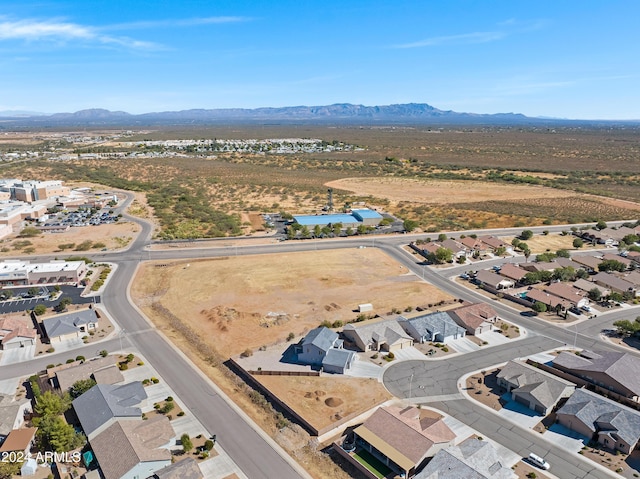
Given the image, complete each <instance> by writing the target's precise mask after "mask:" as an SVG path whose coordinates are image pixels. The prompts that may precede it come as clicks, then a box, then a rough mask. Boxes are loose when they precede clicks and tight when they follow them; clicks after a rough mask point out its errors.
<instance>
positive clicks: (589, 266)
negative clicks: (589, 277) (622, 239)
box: [571, 254, 602, 272]
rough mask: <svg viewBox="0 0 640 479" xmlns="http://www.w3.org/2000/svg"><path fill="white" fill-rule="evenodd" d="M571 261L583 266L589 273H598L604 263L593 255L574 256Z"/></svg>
mask: <svg viewBox="0 0 640 479" xmlns="http://www.w3.org/2000/svg"><path fill="white" fill-rule="evenodd" d="M571 259H572V260H573V261H575V262H576V263H578V264H580V265H582V267H583V268H584V269H586V270H587V271H590V272H591V271H598V265H599V264H600V263H602V258H598V257H596V256H593V255H578V254H574V255H573V256H572V257H571Z"/></svg>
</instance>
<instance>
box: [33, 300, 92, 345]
mask: <svg viewBox="0 0 640 479" xmlns="http://www.w3.org/2000/svg"><path fill="white" fill-rule="evenodd" d="M99 318H100V316H99V314H98V312H97V311H96V310H95V309H92V308H89V309H83V310H79V311H73V312H71V313H65V314H58V315H56V316H53V317H51V318H46V319H43V320H42V327H43V328H44V331H45V334H46V335H47V339H48V340H49V341H50V342H51V343H59V342H61V341H65V340H67V339H73V338H81V337H82V336H87V335H89V333H90V332H92V331H95V330H96V329H98V321H99Z"/></svg>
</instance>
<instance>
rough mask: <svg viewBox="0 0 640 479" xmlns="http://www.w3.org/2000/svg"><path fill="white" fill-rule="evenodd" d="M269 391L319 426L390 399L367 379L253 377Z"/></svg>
mask: <svg viewBox="0 0 640 479" xmlns="http://www.w3.org/2000/svg"><path fill="white" fill-rule="evenodd" d="M255 378H256V379H257V380H258V381H260V383H262V384H263V385H264V386H265V387H266V388H267V389H269V391H271V392H273V393H274V394H275V395H276V396H278V397H279V398H286V399H285V400H286V402H287V405H288V406H289V407H291V409H293V410H294V411H296V412H297V413H298V414H300V416H302V417H303V418H305V419H306V420H307V421H308V422H309V423H310V424H311V425H312V426H314V427H315V428H317V429H322V428H324V427H327V426H329V425H330V424H332V423H334V422H336V421H339V420H340V419H342V418H344V417H347V416H349V415H350V414H354V413H356V414H357V413H363V412H365V411H368V410H369V409H371V408H373V407H375V406H377V405H378V404H381V403H383V402H385V401H387V400H389V399H392V398H393V396H391V395H390V394H389V393H388V392H387V390H386V389H385V388H384V386H383V385H382V384H381V383H379V382H378V381H376V380H375V379H371V378H345V377H334V376H332V377H326V376H319V377H312V376H255Z"/></svg>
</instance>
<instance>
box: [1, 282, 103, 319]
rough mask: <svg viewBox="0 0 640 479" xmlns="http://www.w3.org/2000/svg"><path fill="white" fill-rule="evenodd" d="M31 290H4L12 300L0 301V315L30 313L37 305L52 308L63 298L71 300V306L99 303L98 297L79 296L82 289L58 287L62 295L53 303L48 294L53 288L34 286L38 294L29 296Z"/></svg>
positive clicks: (25, 288)
mask: <svg viewBox="0 0 640 479" xmlns="http://www.w3.org/2000/svg"><path fill="white" fill-rule="evenodd" d="M32 288H34V286H25V287H21V288H11V289H4V290H3V291H2V292H3V293H6V292H10V293H11V294H12V298H11V299H8V300H5V301H0V314H4V313H19V312H22V311H30V310H32V309H33V308H35V307H36V306H37V305H38V304H44V305H45V306H46V307H47V308H52V307H53V306H55V305H56V304H58V303H59V302H60V300H61V299H62V298H65V297H68V298H69V299H71V304H88V303H100V296H90V297H83V296H80V295H81V294H82V292H83V291H84V288H78V287H76V286H69V285H65V286H60V290H61V292H62V294H61V295H60V296H59V297H57V298H56V299H55V300H53V301H52V300H51V299H50V293H51V292H52V291H53V287H51V286H36V287H35V288H36V289H37V290H38V294H37V295H35V296H34V295H31V294H30V292H29V290H31V289H32ZM43 291H46V292H43Z"/></svg>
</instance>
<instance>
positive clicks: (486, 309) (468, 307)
mask: <svg viewBox="0 0 640 479" xmlns="http://www.w3.org/2000/svg"><path fill="white" fill-rule="evenodd" d="M447 314H448V315H449V316H450V317H451V319H453V320H454V321H455V322H456V323H457V324H458V325H459V326H462V327H463V328H465V329H466V331H467V334H471V335H478V334H482V333H486V332H488V331H491V330H492V328H493V325H494V324H495V322H496V321H497V320H498V313H497V312H496V310H495V309H493V307H492V306H491V305H490V304H487V303H473V304H465V305H463V306H460V307H458V308H455V309H451V310H449V311H447Z"/></svg>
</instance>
